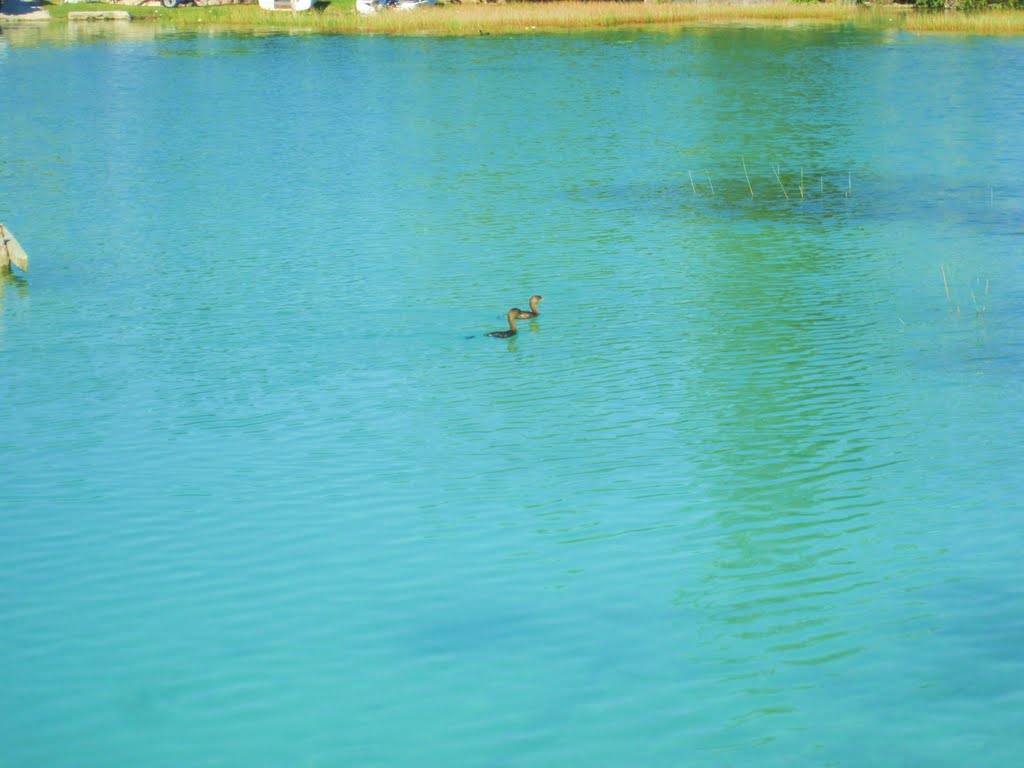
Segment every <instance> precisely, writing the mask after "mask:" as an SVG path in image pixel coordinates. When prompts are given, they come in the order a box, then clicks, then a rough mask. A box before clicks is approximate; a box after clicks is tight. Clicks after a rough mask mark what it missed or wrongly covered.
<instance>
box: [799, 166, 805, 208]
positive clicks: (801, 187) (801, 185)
mask: <svg viewBox="0 0 1024 768" xmlns="http://www.w3.org/2000/svg"><path fill="white" fill-rule="evenodd" d="M800 199H801V200H803V199H804V169H803V167H801V168H800Z"/></svg>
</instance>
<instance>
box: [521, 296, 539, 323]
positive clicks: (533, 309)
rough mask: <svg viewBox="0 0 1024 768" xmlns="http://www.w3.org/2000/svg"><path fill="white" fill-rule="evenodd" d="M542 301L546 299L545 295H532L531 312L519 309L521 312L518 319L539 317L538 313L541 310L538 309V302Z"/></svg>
mask: <svg viewBox="0 0 1024 768" xmlns="http://www.w3.org/2000/svg"><path fill="white" fill-rule="evenodd" d="M542 301H544V297H543V296H531V297H530V311H529V312H525V311H523V310H519V314H518V315H516V319H518V320H529V319H530V318H533V317H537V315H539V314H540V310H539V309H537V304H539V303H540V302H542Z"/></svg>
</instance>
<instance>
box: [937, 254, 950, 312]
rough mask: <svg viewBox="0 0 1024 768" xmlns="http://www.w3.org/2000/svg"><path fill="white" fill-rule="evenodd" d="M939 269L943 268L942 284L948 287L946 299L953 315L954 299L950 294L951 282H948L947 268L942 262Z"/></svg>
mask: <svg viewBox="0 0 1024 768" xmlns="http://www.w3.org/2000/svg"><path fill="white" fill-rule="evenodd" d="M939 270H941V272H942V285H943V287H944V288H945V289H946V301H947V302H949V314H950V316H951V317H952V315H953V299H952V297H951V296H950V295H949V283H948V282H946V268H945V267H944V266H942V265H941V264H940V265H939Z"/></svg>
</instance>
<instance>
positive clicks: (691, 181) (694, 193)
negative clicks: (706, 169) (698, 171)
mask: <svg viewBox="0 0 1024 768" xmlns="http://www.w3.org/2000/svg"><path fill="white" fill-rule="evenodd" d="M687 173H688V174H690V189H692V190H693V195H694V197H696V196H697V185H696V184H694V183H693V171H687Z"/></svg>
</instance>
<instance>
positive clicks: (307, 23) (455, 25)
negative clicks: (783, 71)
mask: <svg viewBox="0 0 1024 768" xmlns="http://www.w3.org/2000/svg"><path fill="white" fill-rule="evenodd" d="M109 7H110V6H107V5H100V4H92V3H91V4H88V5H82V4H76V5H74V6H66V5H65V6H52V7H51V14H52V15H54V16H57V17H60V16H66V13H67V11H69V10H97V9H100V8H109ZM117 7H118V8H124V9H126V10H128V11H129V12H130V13H131V14H132V17H133V18H136V19H140V20H142V19H146V20H160V21H164V22H169V23H173V24H174V25H175V26H177V27H194V26H203V27H206V26H210V25H217V26H224V27H232V28H239V27H244V28H247V29H252V30H260V29H265V30H273V29H302V30H309V31H319V32H344V33H369V34H374V33H377V34H400V35H409V34H434V35H479V34H481V33H485V34H502V35H508V34H530V33H535V32H541V31H546V32H551V31H560V30H577V29H603V28H611V27H660V26H664V27H682V26H696V25H717V24H759V23H760V24H778V23H800V22H808V23H838V22H847V21H850V20H852V19H853V18H854V17H855V16H856V14H857V9H856V8H855V7H854V6H847V5H837V4H806V3H791V2H772V3H766V4H759V5H737V4H728V3H708V4H691V3H624V2H544V3H531V2H526V3H501V4H498V3H494V4H491V3H486V4H483V3H470V2H463V3H462V4H439V5H437V6H434V7H424V8H419V9H416V10H414V11H384V12H381V13H377V14H373V15H370V16H362V15H360V14H358V13H356V12H355V10H354V1H353V0H344V1H342V2H329V3H322V4H319V7H318V8H316V9H314V10H310V11H307V12H304V13H291V12H287V11H278V12H268V11H264V10H262V9H261V8H259V7H258V6H256V5H222V6H209V7H193V6H182V7H179V8H175V9H174V10H167V9H162V8H157V7H151V6H141V7H140V6H131V7H127V6H117Z"/></svg>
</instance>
